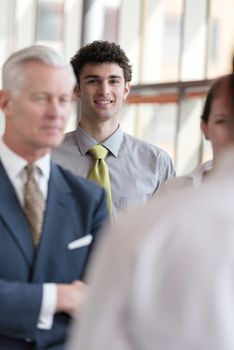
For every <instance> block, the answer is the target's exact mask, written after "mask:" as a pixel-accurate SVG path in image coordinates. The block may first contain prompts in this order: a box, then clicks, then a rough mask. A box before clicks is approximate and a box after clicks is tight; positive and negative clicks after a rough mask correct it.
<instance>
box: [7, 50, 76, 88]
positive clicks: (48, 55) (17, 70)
mask: <svg viewBox="0 0 234 350" xmlns="http://www.w3.org/2000/svg"><path fill="white" fill-rule="evenodd" d="M32 60H33V61H38V62H41V63H44V64H45V65H48V66H53V67H56V68H64V69H67V71H68V73H69V75H70V78H71V84H72V86H75V83H76V78H75V75H74V71H73V68H72V66H71V64H70V63H68V62H66V60H65V59H64V58H63V57H62V56H61V55H60V54H59V53H58V52H57V51H55V50H54V49H52V48H51V47H48V46H44V45H32V46H29V47H26V48H24V49H22V50H19V51H17V52H15V53H13V54H12V55H11V56H10V57H9V58H8V59H7V60H6V62H5V63H4V65H3V68H2V87H3V89H4V90H9V91H11V92H17V90H19V89H20V88H21V86H22V85H23V83H24V82H25V79H26V77H25V74H24V69H23V64H24V63H25V62H28V61H32Z"/></svg>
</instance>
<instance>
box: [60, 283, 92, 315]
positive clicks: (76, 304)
mask: <svg viewBox="0 0 234 350" xmlns="http://www.w3.org/2000/svg"><path fill="white" fill-rule="evenodd" d="M87 289H88V287H87V285H86V284H85V283H84V282H81V281H74V282H72V283H71V284H57V306H56V312H65V313H67V314H69V315H70V316H75V315H77V314H78V313H79V312H80V310H81V309H82V307H83V305H84V303H85V300H86V294H87Z"/></svg>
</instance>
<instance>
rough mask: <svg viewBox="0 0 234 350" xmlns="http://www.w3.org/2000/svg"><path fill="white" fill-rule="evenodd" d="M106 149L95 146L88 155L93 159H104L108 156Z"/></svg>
mask: <svg viewBox="0 0 234 350" xmlns="http://www.w3.org/2000/svg"><path fill="white" fill-rule="evenodd" d="M108 152H109V151H108V149H106V147H104V146H102V145H95V146H93V147H91V148H90V150H89V153H90V154H91V155H92V156H93V158H95V159H105V158H106V156H107V154H108Z"/></svg>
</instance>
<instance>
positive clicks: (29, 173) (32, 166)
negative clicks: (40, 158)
mask: <svg viewBox="0 0 234 350" xmlns="http://www.w3.org/2000/svg"><path fill="white" fill-rule="evenodd" d="M25 171H26V174H27V178H28V179H29V178H31V177H33V176H34V174H35V172H36V166H35V164H33V163H32V164H28V165H26V167H25Z"/></svg>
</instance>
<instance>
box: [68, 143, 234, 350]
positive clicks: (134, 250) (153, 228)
mask: <svg viewBox="0 0 234 350" xmlns="http://www.w3.org/2000/svg"><path fill="white" fill-rule="evenodd" d="M233 174H234V149H233V150H232V151H231V154H229V155H228V156H227V159H225V161H224V162H223V163H220V164H219V165H218V168H217V169H215V170H214V173H213V174H212V175H211V177H210V179H208V180H207V182H204V183H202V184H201V186H200V187H199V188H198V189H197V191H194V189H193V188H192V189H191V188H190V189H189V190H184V191H180V193H178V195H177V196H171V197H168V196H164V197H161V198H160V197H158V198H157V197H155V198H154V199H152V201H151V202H150V203H148V204H147V205H146V206H145V207H139V208H135V209H134V210H132V212H131V213H128V214H127V215H123V216H120V217H119V218H118V219H117V220H116V222H115V224H114V225H113V227H112V229H111V228H110V227H109V228H108V230H109V232H108V235H103V237H105V239H104V241H103V244H102V245H100V247H99V250H97V251H96V256H94V257H93V260H92V264H91V266H90V271H89V285H90V286H91V288H90V290H89V293H90V294H89V296H88V300H87V304H86V309H85V310H83V314H82V319H81V320H78V321H77V320H76V321H75V322H74V324H73V329H72V332H71V337H70V341H69V344H68V348H67V349H68V350H76V349H85V350H106V349H112V350H120V349H121V350H135V349H137V350H155V349H159V350H188V349H191V350H192V349H193V350H198V349H199V350H220V349H222V350H233V349H234V332H233V324H234V278H233V276H234V231H233V227H234V215H233V208H234V177H233ZM90 335H92V336H90Z"/></svg>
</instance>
